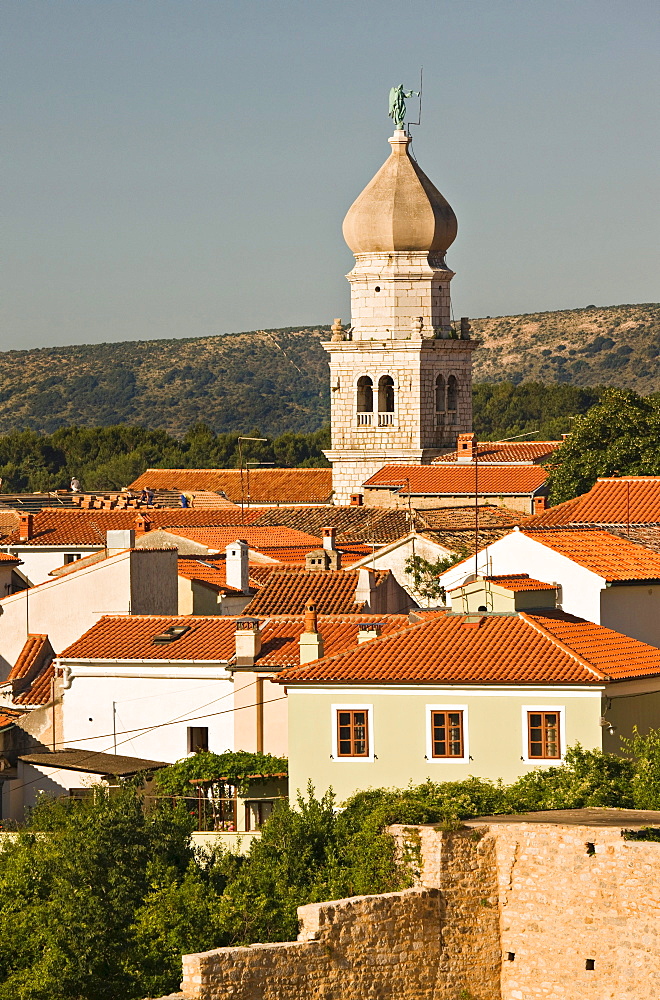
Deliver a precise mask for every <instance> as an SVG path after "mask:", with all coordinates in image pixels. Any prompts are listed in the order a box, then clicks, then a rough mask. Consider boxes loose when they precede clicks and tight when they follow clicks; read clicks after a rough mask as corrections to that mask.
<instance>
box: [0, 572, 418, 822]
mask: <svg viewBox="0 0 660 1000" xmlns="http://www.w3.org/2000/svg"><path fill="white" fill-rule="evenodd" d="M76 576H78V574H74V577H76ZM407 624H408V619H407V617H406V616H404V615H393V616H380V615H373V614H372V615H369V614H357V615H350V614H349V615H344V614H339V615H338V614H330V615H325V616H317V614H316V611H315V609H314V607H313V606H311V607H310V606H308V607H307V609H306V612H305V613H304V614H298V615H271V616H266V617H260V618H254V617H247V616H244V617H239V618H231V617H229V616H212V617H202V616H200V617H190V616H188V617H183V616H179V615H165V616H163V615H126V614H124V615H108V616H104V617H102V618H100V620H98V621H97V622H96V623H95V624H94V625H92V627H91V628H88V629H87V631H85V632H84V633H83V634H82V635H80V636H79V637H78V638H76V639H75V641H73V642H71V643H70V644H69V645H67V646H66V648H62V646H60V647H59V648H60V649H62V652H61V653H60V654H59V655H57V656H56V655H55V654H54V653H53V647H52V646H51V645H50V643H49V641H48V637H47V636H45V635H38V634H34V635H30V636H28V638H27V640H26V642H25V645H24V647H23V649H22V650H21V651H20V654H19V655H18V657H17V660H16V664H15V666H14V668H13V669H12V671H11V672H10V675H9V679H8V681H7V682H6V683H5V685H3V686H2V688H1V689H0V695H2V697H3V706H0V714H2V713H3V712H4V713H7V717H6V718H4V721H0V741H1V745H0V753H2V754H3V755H4V756H9V757H10V758H11V762H12V763H13V764H14V765H15V767H16V768H17V770H16V774H15V775H12V780H7V781H5V787H4V806H3V808H4V812H3V815H4V816H13V817H14V818H20V817H21V816H22V812H23V809H24V807H25V806H29V805H30V804H31V803H32V802H33V801H34V798H35V795H36V794H37V793H38V792H39V791H47V792H49V793H51V794H64V793H65V792H66V790H67V788H71V787H74V788H75V787H78V786H79V785H80V778H79V776H77V774H76V773H69V771H68V770H67V769H66V768H63V769H61V770H58V772H57V773H54V772H53V769H52V766H51V765H48V764H46V763H44V764H43V766H42V765H41V764H39V763H38V762H37V761H36V760H35V759H31V760H29V761H28V760H21V759H20V758H21V757H23V756H24V755H25V753H29V754H30V755H31V756H32V757H33V756H34V754H39V753H43V752H44V751H52V750H53V749H55V750H56V751H57V750H60V749H64V748H66V749H68V750H71V751H73V750H79V751H85V752H88V753H90V754H93V755H94V754H106V753H109V754H114V753H117V754H119V755H127V754H128V755H130V756H132V757H137V758H140V759H146V760H152V761H153V760H155V761H170V762H173V761H175V760H178V759H180V758H182V757H184V756H186V754H187V753H190V752H194V751H195V750H198V749H211V750H214V751H216V752H218V753H221V752H223V751H225V750H227V749H232V748H236V749H242V750H250V751H258V750H261V751H265V752H269V753H273V754H276V755H278V756H280V755H283V756H285V755H286V753H287V700H286V693H285V692H284V691H283V690H282V689H281V688H278V687H276V686H275V685H272V684H270V683H268V681H269V680H270V678H272V677H273V676H275V675H277V674H278V673H279V672H280V671H281V670H282V669H284V668H286V667H290V666H299V665H300V664H301V663H305V662H309V661H310V660H312V659H316V658H318V656H319V655H321V654H322V653H323V652H327V653H328V654H335V653H338V652H340V651H342V650H345V649H349V648H351V647H353V646H356V645H358V644H359V643H360V642H364V641H365V640H366V639H369V638H370V637H371V636H373V635H374V634H375V631H378V632H379V634H380V633H381V632H382V633H385V634H386V633H389V632H390V631H400V630H401V629H402V628H405V627H406V625H407ZM321 629H322V631H323V640H321V639H320V637H319V631H320V630H321ZM56 648H57V647H56ZM5 706H6V707H5ZM19 752H20V757H19V759H18V763H16V757H17V755H19Z"/></svg>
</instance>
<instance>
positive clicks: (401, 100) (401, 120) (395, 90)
mask: <svg viewBox="0 0 660 1000" xmlns="http://www.w3.org/2000/svg"><path fill="white" fill-rule="evenodd" d="M421 96H422V91H421V77H420V89H419V90H408V91H405V90H404V89H403V84H402V83H400V84H399V86H398V87H392V89H391V90H390V106H389V111H388V114H389V116H390V118H391V119H392V121H393V122H394V128H395V129H403V130H404V131H405V128H406V99H407V98H408V97H419V98H421ZM420 112H421V100H420Z"/></svg>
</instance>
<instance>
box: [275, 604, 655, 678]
mask: <svg viewBox="0 0 660 1000" xmlns="http://www.w3.org/2000/svg"><path fill="white" fill-rule="evenodd" d="M657 675H660V649H657V648H656V647H655V646H648V645H647V644H646V643H643V642H639V640H637V639H631V638H629V637H628V636H624V635H620V634H619V633H617V632H613V631H612V630H611V629H607V628H604V627H603V626H602V625H594V624H593V623H592V622H586V621H583V620H582V619H579V618H574V617H573V616H571V615H566V614H563V613H562V612H543V613H538V614H530V613H526V612H519V613H518V614H516V615H510V614H484V615H481V616H480V617H476V616H474V615H457V614H451V613H448V612H447V613H445V614H440V615H436V616H434V617H432V618H430V619H427V620H426V621H422V622H420V623H419V624H418V625H412V626H410V627H409V628H407V629H406V630H404V631H401V632H398V633H395V634H392V635H389V636H384V637H381V638H378V639H371V640H369V641H368V642H365V643H363V644H362V645H360V646H358V647H357V648H356V649H352V650H348V651H346V652H343V653H339V654H337V655H335V656H325V657H323V659H321V660H316V661H314V662H313V663H311V664H306V665H305V666H302V667H293V668H291V669H289V670H286V671H284V672H283V673H282V674H280V675H279V677H278V678H277V679H278V681H279V682H280V683H283V684H287V685H291V684H296V683H312V682H313V683H319V682H323V683H328V684H346V683H369V684H374V683H398V684H580V685H591V684H600V683H603V682H606V681H607V680H608V679H613V680H624V679H626V678H628V677H646V676H657Z"/></svg>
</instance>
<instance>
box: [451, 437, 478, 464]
mask: <svg viewBox="0 0 660 1000" xmlns="http://www.w3.org/2000/svg"><path fill="white" fill-rule="evenodd" d="M476 437H477V435H476V434H475V433H474V432H472V433H470V434H459V435H458V441H457V444H456V453H457V455H456V457H457V460H458V461H459V462H471V461H472V459H473V458H474V452H475V445H476V443H477V442H476Z"/></svg>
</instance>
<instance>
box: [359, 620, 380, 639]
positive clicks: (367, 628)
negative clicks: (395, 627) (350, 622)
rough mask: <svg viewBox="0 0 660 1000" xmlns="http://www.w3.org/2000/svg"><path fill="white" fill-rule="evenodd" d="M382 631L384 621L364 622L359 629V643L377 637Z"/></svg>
mask: <svg viewBox="0 0 660 1000" xmlns="http://www.w3.org/2000/svg"><path fill="white" fill-rule="evenodd" d="M382 631H383V623H382V622H362V624H361V625H360V627H359V629H358V636H357V641H358V645H360V643H362V642H367V641H368V640H369V639H377V638H378V636H379V635H380V634H381V632H382Z"/></svg>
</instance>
